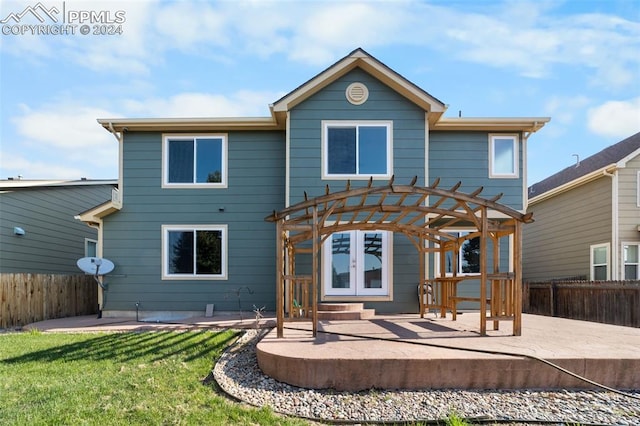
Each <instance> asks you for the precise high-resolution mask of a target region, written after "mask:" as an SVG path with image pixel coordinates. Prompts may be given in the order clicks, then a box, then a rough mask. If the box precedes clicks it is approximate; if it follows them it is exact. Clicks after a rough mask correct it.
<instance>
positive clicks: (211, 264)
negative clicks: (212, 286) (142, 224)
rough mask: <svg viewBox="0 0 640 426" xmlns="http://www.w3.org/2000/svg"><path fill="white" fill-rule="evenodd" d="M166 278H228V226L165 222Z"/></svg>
mask: <svg viewBox="0 0 640 426" xmlns="http://www.w3.org/2000/svg"><path fill="white" fill-rule="evenodd" d="M162 241H163V244H162V264H163V266H162V278H163V279H210V280H213V279H226V278H227V226H226V225H163V226H162Z"/></svg>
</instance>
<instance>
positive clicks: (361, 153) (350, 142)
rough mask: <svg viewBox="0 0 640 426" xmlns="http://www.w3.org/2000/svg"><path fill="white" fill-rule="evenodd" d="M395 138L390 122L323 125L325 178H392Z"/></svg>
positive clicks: (347, 122) (323, 172)
mask: <svg viewBox="0 0 640 426" xmlns="http://www.w3.org/2000/svg"><path fill="white" fill-rule="evenodd" d="M392 134H393V131H392V124H391V122H390V121H356V122H354V121H323V123H322V139H323V142H322V161H323V165H322V177H323V178H328V179H331V178H335V179H342V178H349V179H354V178H355V179H358V178H362V179H368V178H369V177H371V176H373V177H380V178H389V177H391V175H392V171H391V170H392V152H393V138H392Z"/></svg>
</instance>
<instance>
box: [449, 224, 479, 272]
mask: <svg viewBox="0 0 640 426" xmlns="http://www.w3.org/2000/svg"><path fill="white" fill-rule="evenodd" d="M472 232H476V231H456V232H450V231H449V232H447V234H450V235H452V236H454V237H456V238H460V237H464V236H466V235H469V234H470V233H472ZM453 256H454V253H453V252H451V251H448V252H447V254H446V257H445V262H444V267H445V273H446V275H453V270H454V262H453ZM456 260H457V270H456V275H466V274H479V273H480V237H475V238H470V239H468V240H465V241H464V242H463V243H462V246H460V251H459V252H458V258H457V259H456Z"/></svg>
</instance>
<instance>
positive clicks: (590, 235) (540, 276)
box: [523, 177, 611, 281]
mask: <svg viewBox="0 0 640 426" xmlns="http://www.w3.org/2000/svg"><path fill="white" fill-rule="evenodd" d="M529 212H533V218H534V220H535V222H534V223H531V224H528V225H525V226H524V227H523V278H524V279H525V281H536V280H544V279H552V278H563V277H574V276H579V275H584V276H587V277H589V247H590V246H591V245H592V244H601V243H607V242H610V241H611V179H610V178H608V177H606V178H605V177H603V178H600V179H598V180H596V181H593V182H590V183H588V184H585V185H583V186H580V187H578V188H575V189H573V190H571V191H568V192H565V193H562V194H559V195H557V196H555V197H553V198H550V199H547V200H545V201H542V202H539V203H536V204H534V205H530V206H529Z"/></svg>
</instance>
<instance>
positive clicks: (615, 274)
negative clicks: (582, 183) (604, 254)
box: [602, 168, 620, 281]
mask: <svg viewBox="0 0 640 426" xmlns="http://www.w3.org/2000/svg"><path fill="white" fill-rule="evenodd" d="M602 174H603V175H604V176H608V177H610V178H611V275H610V279H611V280H613V281H617V280H618V279H620V271H619V268H618V257H619V256H618V254H619V249H618V240H619V234H618V227H619V220H618V173H617V169H615V168H614V169H613V173H611V172H609V171H608V170H607V169H604V170H603V171H602Z"/></svg>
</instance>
